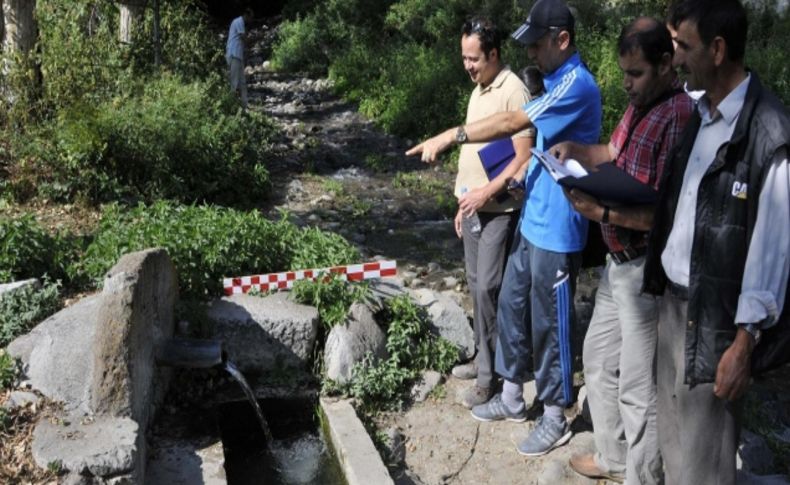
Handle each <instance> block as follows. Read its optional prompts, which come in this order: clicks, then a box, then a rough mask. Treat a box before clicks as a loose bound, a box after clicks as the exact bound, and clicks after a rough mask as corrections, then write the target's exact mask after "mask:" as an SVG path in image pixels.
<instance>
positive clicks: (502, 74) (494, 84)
mask: <svg viewBox="0 0 790 485" xmlns="http://www.w3.org/2000/svg"><path fill="white" fill-rule="evenodd" d="M509 72H510V66H503V67H502V69H500V70H499V74H497V75H496V77H495V78H494V80H493V81H491V82H490V83H489V84H488V86H486V87H484V88H480V85H479V84H478V86H477V87H478V89H479V90H480V94H484V93H487V92H489V91H491V90H492V89H494V88H499V87H501V86H502V84H503V83H504V82H505V78H506V77H507V74H508V73H509Z"/></svg>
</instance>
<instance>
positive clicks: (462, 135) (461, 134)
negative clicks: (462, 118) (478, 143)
mask: <svg viewBox="0 0 790 485" xmlns="http://www.w3.org/2000/svg"><path fill="white" fill-rule="evenodd" d="M468 138H469V137H468V136H466V130H464V125H460V126H459V127H458V130H456V132H455V142H456V143H458V144H459V145H463V144H464V143H466V140H467V139H468Z"/></svg>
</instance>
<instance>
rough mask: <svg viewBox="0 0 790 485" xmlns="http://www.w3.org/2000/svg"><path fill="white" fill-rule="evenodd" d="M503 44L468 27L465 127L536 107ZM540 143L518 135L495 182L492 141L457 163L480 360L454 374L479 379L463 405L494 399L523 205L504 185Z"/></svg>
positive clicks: (458, 219)
mask: <svg viewBox="0 0 790 485" xmlns="http://www.w3.org/2000/svg"><path fill="white" fill-rule="evenodd" d="M500 45H501V35H500V33H499V32H498V30H497V29H496V26H495V25H494V24H493V23H492V22H491V21H490V20H488V19H486V18H482V17H475V18H472V19H470V20H469V21H467V22H466V23H465V24H464V26H463V29H462V36H461V54H462V59H463V63H464V69H466V72H467V73H469V77H470V78H471V79H472V81H473V82H475V83H476V84H477V86H476V87H475V89H474V91H473V92H472V95H471V97H470V99H469V105H468V108H467V114H466V124H469V123H472V122H474V121H477V120H480V119H483V118H486V117H487V116H489V115H492V114H494V113H498V112H502V111H517V110H520V109H522V108H523V106H524V105H525V104H526V103H527V101H529V94H528V92H527V89H526V87H525V86H524V84H523V83H522V81H521V80H520V79H519V77H518V76H517V75H516V74H514V73H513V72H511V71H510V69H509V68H508V67H507V66H505V65H504V64H503V63H502V60H501V58H500ZM534 137H535V134H534V131H532V132H530V130H525V131H522V132H519V133H517V134H516V135H514V136H513V145H514V147H515V152H516V156H515V158H514V159H513V161H512V162H511V163H510V164H509V165H508V166H507V167H506V168H505V169H504V170H503V171H502V173H500V174H499V175H498V176H496V178H494V179H493V180H489V179H488V176H487V175H486V172H485V170H484V169H483V164H482V162H481V161H480V156H479V155H478V150H479V149H480V148H482V147H483V146H485V145H486V144H485V143H466V144H463V145H462V146H461V154H460V156H459V158H458V177H457V179H456V182H455V195H456V197H458V201H459V208H458V213H457V214H456V216H455V231H456V233H457V234H458V237H459V238H463V242H464V260H465V265H466V277H467V281H468V284H469V291H470V293H471V296H472V301H473V304H474V332H475V346H476V347H477V354H476V357H475V361H474V362H473V363H469V364H465V365H462V366H458V367H456V368H455V369H453V375H455V376H456V377H460V378H467V379H472V378H476V382H475V384H474V385H473V386H471V387H470V388H468V389H466V390H465V391H464V392H463V393H462V394H461V395H460V396H459V398H460V401H461V403H462V404H463V405H464V406H466V407H467V408H470V409H471V408H472V407H473V406H475V405H478V404H482V403H484V402H486V401H488V399H489V398H490V397H491V396H492V395H493V393H494V386H495V384H496V381H495V377H494V350H495V349H496V341H497V323H496V308H497V297H498V295H499V288H500V286H501V284H502V273H503V271H504V267H505V261H506V259H507V254H508V252H509V247H510V242H511V240H512V235H513V231H514V229H515V226H516V223H517V221H518V215H519V209H520V206H521V203H520V201H516V200H515V199H513V198H512V197H509V196H507V193H506V192H505V185H506V182H507V180H508V179H509V178H512V177H514V176H516V175H517V174H521V173H523V172H524V168H525V166H526V164H527V163H528V161H529V158H530V152H529V149H530V148H531V147H532V144H533V141H534Z"/></svg>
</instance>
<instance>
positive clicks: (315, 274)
mask: <svg viewBox="0 0 790 485" xmlns="http://www.w3.org/2000/svg"><path fill="white" fill-rule="evenodd" d="M397 272H398V268H397V262H395V261H378V262H375V263H362V264H349V265H346V266H334V267H332V268H321V269H305V270H299V271H286V272H282V273H268V274H262V275H254V276H238V277H235V278H223V280H222V286H223V287H224V288H225V294H226V295H237V294H241V293H247V292H248V291H250V290H252V289H253V288H254V289H257V290H259V291H272V290H285V289H289V290H290V289H291V288H292V287H293V284H294V281H299V280H308V279H309V280H315V279H317V278H319V277H320V276H321V275H326V274H330V273H331V274H336V275H340V278H341V279H343V280H347V281H362V280H369V279H372V278H383V277H385V276H395V274H396V273H397Z"/></svg>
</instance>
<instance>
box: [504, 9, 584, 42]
mask: <svg viewBox="0 0 790 485" xmlns="http://www.w3.org/2000/svg"><path fill="white" fill-rule="evenodd" d="M573 25H574V18H573V14H572V13H571V11H570V10H569V9H568V6H567V5H566V4H565V2H563V1H562V0H538V1H537V2H535V5H533V6H532V10H530V11H529V16H528V17H527V20H526V22H524V25H522V26H521V27H519V28H518V30H516V31H515V32H513V34H511V37H513V38H514V39H515V40H516V41H517V42H519V43H521V44H524V45H531V44H534V43H535V42H537V41H538V40H539V39H540V38H541V37H543V36H544V35H546V33H547V32H548V31H549V30H551V29H552V28H558V27H565V28H567V29H573Z"/></svg>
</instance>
